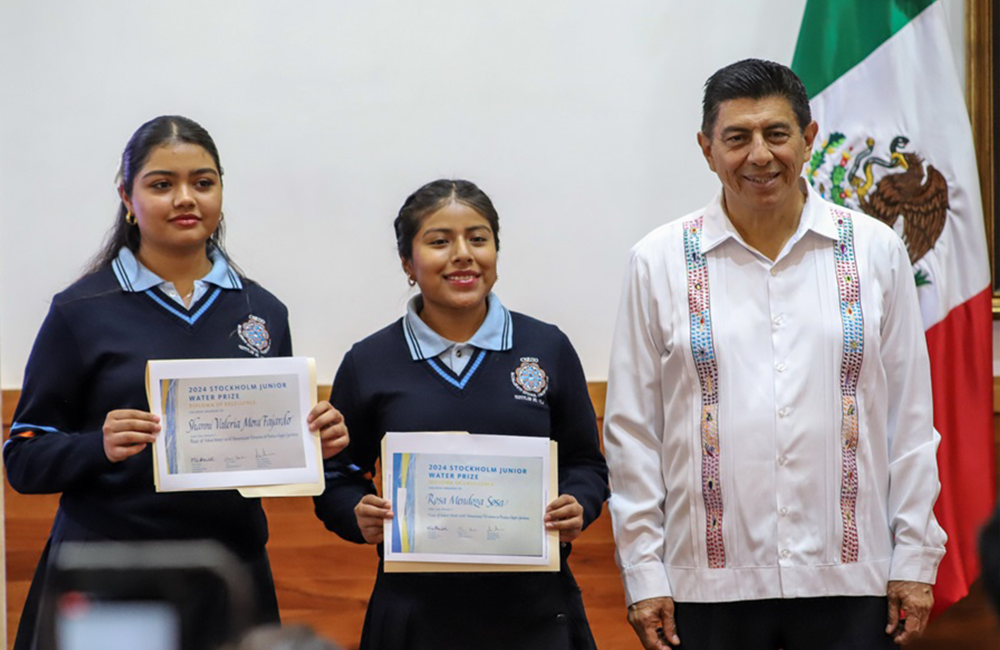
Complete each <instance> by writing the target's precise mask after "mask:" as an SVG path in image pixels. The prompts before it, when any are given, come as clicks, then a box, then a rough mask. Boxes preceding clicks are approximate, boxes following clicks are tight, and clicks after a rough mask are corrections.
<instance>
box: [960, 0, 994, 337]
mask: <svg viewBox="0 0 1000 650" xmlns="http://www.w3.org/2000/svg"><path fill="white" fill-rule="evenodd" d="M993 5H994V2H983V1H982V0H966V2H965V104H966V107H967V108H968V110H969V121H970V122H971V123H972V139H973V143H974V145H975V148H976V163H977V166H978V167H979V187H980V191H981V192H982V199H983V215H984V217H985V220H986V243H987V247H988V249H989V256H990V268H991V269H992V271H993V318H994V319H997V318H1000V291H998V289H1000V274H998V273H997V259H996V251H995V250H994V249H995V242H996V234H997V233H996V232H995V229H996V223H995V221H996V219H995V212H994V210H995V207H994V206H995V201H996V197H995V196H994V194H995V193H996V192H997V186H998V179H997V175H996V168H995V160H994V154H993V151H994V149H995V146H996V136H995V134H994V125H993V121H994V107H993V104H994V102H993V99H994V79H995V71H994V66H993V53H994V47H995V44H994V42H993V40H994V31H995V29H994V24H993V19H994V17H993Z"/></svg>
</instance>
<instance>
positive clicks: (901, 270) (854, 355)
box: [604, 188, 946, 604]
mask: <svg viewBox="0 0 1000 650" xmlns="http://www.w3.org/2000/svg"><path fill="white" fill-rule="evenodd" d="M699 217H700V219H699ZM685 240H687V241H685ZM686 243H687V246H688V249H687V252H686V251H685V244H686ZM706 278H707V279H706ZM858 287H860V301H858V297H857V290H858ZM852 291H853V293H852ZM699 296H700V297H701V298H699ZM699 301H700V302H699ZM692 311H693V312H694V316H693V317H692ZM845 350H846V351H847V354H845ZM696 355H697V356H698V360H699V361H698V362H697V363H696V359H695V357H696ZM939 439H940V437H939V436H938V435H937V433H936V432H935V431H934V429H933V423H932V405H931V383H930V370H929V363H928V358H927V350H926V343H925V339H924V331H923V326H922V324H921V319H920V311H919V307H918V304H917V292H916V287H915V284H914V277H913V271H912V268H911V266H910V263H909V259H908V257H907V253H906V249H905V248H904V246H903V243H902V242H901V241H900V239H899V237H898V236H897V235H896V234H895V233H894V232H892V231H891V230H890V229H889V228H887V227H886V226H884V225H883V224H881V223H879V222H877V221H875V220H874V219H871V218H869V217H867V216H864V215H862V214H859V213H856V212H849V211H845V210H843V209H840V208H838V207H837V206H834V205H833V204H830V203H828V202H826V201H824V200H823V199H821V198H820V197H819V195H817V194H816V193H815V192H814V191H813V190H812V189H811V188H810V189H808V195H807V200H806V204H805V207H804V209H803V212H802V217H801V220H800V223H799V227H798V229H797V231H796V232H795V234H794V235H793V236H792V237H791V239H790V240H789V241H788V243H787V244H786V245H785V247H784V249H783V250H782V251H781V253H780V254H779V255H778V257H777V259H776V260H775V261H774V262H773V263H772V262H771V260H769V259H767V258H766V257H764V256H763V255H761V254H760V253H758V252H757V251H755V250H753V249H752V248H750V247H749V246H747V245H746V243H745V242H743V240H742V239H741V237H740V235H739V234H738V233H737V231H736V229H735V228H734V227H733V226H732V224H731V222H730V221H729V219H728V217H727V216H726V214H725V211H724V210H723V208H722V206H721V195H720V197H718V198H716V200H715V201H713V202H712V203H711V204H710V205H708V206H707V207H705V208H704V209H703V210H700V211H699V212H696V213H693V214H691V215H688V216H686V217H684V218H683V219H680V220H678V221H675V222H672V223H669V224H667V225H665V226H662V227H660V228H658V229H657V230H655V231H653V232H652V233H650V234H649V235H648V236H647V237H645V238H644V239H643V240H642V241H640V242H639V243H638V244H637V245H636V246H635V247H634V248H633V249H632V254H631V259H630V262H629V267H628V271H627V275H626V279H625V285H624V289H623V297H622V302H621V308H620V311H619V314H618V324H617V328H616V332H615V338H614V345H613V348H612V355H611V368H610V374H609V381H608V395H607V406H606V412H605V425H604V440H605V452H606V454H607V458H608V465H609V469H610V473H611V490H612V496H611V500H610V503H609V508H610V511H611V515H612V519H613V524H614V532H615V541H616V544H617V559H618V562H619V565H620V567H621V570H622V578H623V581H624V583H625V594H626V599H627V601H628V603H629V604H631V603H633V602H636V601H639V600H643V599H646V598H653V597H659V596H671V597H673V598H675V599H677V600H680V601H689V602H716V601H733V600H752V599H763V598H799V597H817V596H831V595H847V596H850V595H884V594H885V593H886V583H887V581H889V580H913V581H919V582H927V583H933V582H934V579H935V575H936V572H937V567H938V564H939V563H940V561H941V558H942V557H943V555H944V543H945V539H946V535H945V533H944V531H943V530H942V529H941V527H940V526H939V525H938V524H937V521H936V520H935V518H934V514H933V506H934V501H935V499H936V498H937V493H938V489H939V483H938V476H937V465H936V459H935V451H936V449H937V445H938V441H939Z"/></svg>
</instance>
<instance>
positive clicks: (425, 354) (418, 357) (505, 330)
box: [403, 293, 514, 374]
mask: <svg viewBox="0 0 1000 650" xmlns="http://www.w3.org/2000/svg"><path fill="white" fill-rule="evenodd" d="M423 306H424V299H423V296H420V295H416V296H414V297H413V298H411V299H410V301H409V302H408V303H407V304H406V316H404V317H403V332H404V333H405V334H406V345H407V346H409V348H410V357H412V359H413V360H414V361H423V360H424V359H432V358H434V357H437V358H438V359H440V360H441V362H442V363H444V364H445V365H446V366H448V367H449V368H450V369H451V370H452V372H454V373H455V374H462V371H463V370H465V366H466V365H467V364H468V363H469V359H471V358H472V354H473V352H474V350H475V349H476V348H478V349H480V350H492V351H494V352H496V351H500V350H509V349H511V347H513V345H514V329H513V324H512V323H511V319H510V312H509V311H507V308H506V307H504V306H503V304H501V302H500V299H499V298H497V297H496V295H495V294H493V293H491V294H489V295H488V296H486V320H484V321H483V324H482V325H480V326H479V329H478V330H477V331H476V333H475V334H473V336H472V338H471V339H469V340H468V341H464V342H455V341H449V340H448V339H446V338H444V337H443V336H441V335H440V334H438V333H437V332H435V331H434V330H432V329H431V328H430V326H428V325H427V323H425V322H424V321H423V320H422V319H421V318H420V315H419V311H420V310H421V309H422V308H423Z"/></svg>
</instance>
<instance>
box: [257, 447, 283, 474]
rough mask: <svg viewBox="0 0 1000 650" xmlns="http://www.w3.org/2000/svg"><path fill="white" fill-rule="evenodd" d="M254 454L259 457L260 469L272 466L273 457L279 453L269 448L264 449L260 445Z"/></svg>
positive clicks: (258, 466) (258, 464) (258, 465)
mask: <svg viewBox="0 0 1000 650" xmlns="http://www.w3.org/2000/svg"><path fill="white" fill-rule="evenodd" d="M254 454H255V455H256V457H257V468H258V469H265V468H268V467H270V466H271V465H272V464H273V462H272V461H271V457H272V456H277V455H278V454H276V453H275V452H273V451H268V450H267V449H263V448H261V447H258V448H257V449H256V450H255V451H254Z"/></svg>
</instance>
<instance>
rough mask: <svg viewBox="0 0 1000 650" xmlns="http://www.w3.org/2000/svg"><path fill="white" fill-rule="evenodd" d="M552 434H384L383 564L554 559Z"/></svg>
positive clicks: (525, 562) (544, 561) (532, 562)
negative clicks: (550, 533)
mask: <svg viewBox="0 0 1000 650" xmlns="http://www.w3.org/2000/svg"><path fill="white" fill-rule="evenodd" d="M549 450H550V445H549V440H548V439H547V438H528V437H521V436H490V435H461V434H429V433H389V434H386V456H384V457H383V472H384V474H385V481H386V484H387V486H388V489H387V491H386V494H388V495H389V499H390V501H391V502H392V505H393V512H394V514H395V516H394V518H393V519H392V520H390V522H388V526H389V528H390V530H388V531H387V535H386V540H387V544H386V557H385V559H386V561H403V562H406V561H412V562H452V563H474V564H519V565H540V564H547V563H548V562H549V545H548V543H547V538H546V533H545V527H544V523H543V516H544V514H545V506H546V504H547V503H548V501H549V485H550V462H549V460H550V458H549V453H550V451H549Z"/></svg>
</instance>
